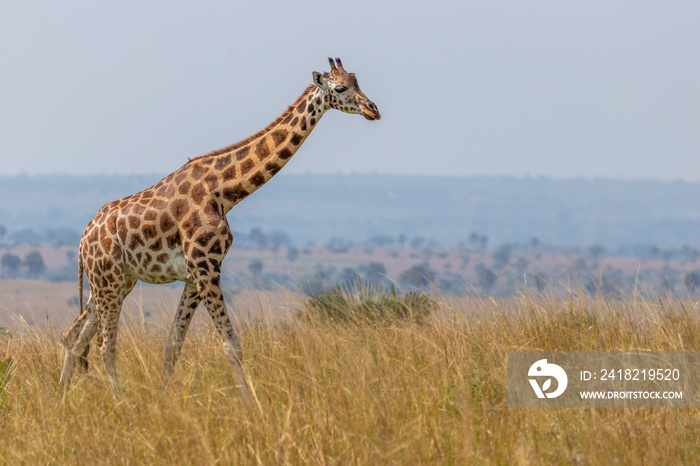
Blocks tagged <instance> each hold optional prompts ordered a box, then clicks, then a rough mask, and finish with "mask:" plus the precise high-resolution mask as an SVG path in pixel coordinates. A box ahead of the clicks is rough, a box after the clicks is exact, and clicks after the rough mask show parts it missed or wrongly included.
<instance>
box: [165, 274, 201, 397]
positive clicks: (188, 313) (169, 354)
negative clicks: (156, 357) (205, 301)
mask: <svg viewBox="0 0 700 466" xmlns="http://www.w3.org/2000/svg"><path fill="white" fill-rule="evenodd" d="M201 301H202V298H201V297H200V295H199V291H198V290H197V285H196V284H195V283H193V282H187V283H185V289H184V290H182V296H181V297H180V304H178V306H177V312H176V313H175V318H174V319H173V324H172V326H171V327H170V334H169V335H168V343H167V344H166V345H165V367H164V369H163V388H165V387H166V386H167V385H168V382H169V381H170V376H171V375H172V372H173V368H174V367H175V363H176V362H177V358H178V357H179V356H180V350H181V349H182V343H183V342H184V341H185V335H186V334H187V329H188V328H189V327H190V323H191V322H192V317H193V316H194V311H195V310H196V309H197V306H199V303H200V302H201Z"/></svg>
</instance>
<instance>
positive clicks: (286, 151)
mask: <svg viewBox="0 0 700 466" xmlns="http://www.w3.org/2000/svg"><path fill="white" fill-rule="evenodd" d="M292 155H294V154H293V153H292V151H291V150H289V149H287V148H286V147H285V148H284V149H282V150H281V151H279V154H278V156H279V158H281V159H282V160H287V159H289V158H290V157H291V156H292Z"/></svg>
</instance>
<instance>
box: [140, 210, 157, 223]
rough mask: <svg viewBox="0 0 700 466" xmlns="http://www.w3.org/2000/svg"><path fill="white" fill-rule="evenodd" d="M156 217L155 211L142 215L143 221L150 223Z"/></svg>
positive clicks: (148, 211)
mask: <svg viewBox="0 0 700 466" xmlns="http://www.w3.org/2000/svg"><path fill="white" fill-rule="evenodd" d="M157 217H158V212H156V211H155V210H147V211H146V213H145V214H144V215H143V219H144V220H147V221H149V222H152V221H153V220H155V219H156V218H157Z"/></svg>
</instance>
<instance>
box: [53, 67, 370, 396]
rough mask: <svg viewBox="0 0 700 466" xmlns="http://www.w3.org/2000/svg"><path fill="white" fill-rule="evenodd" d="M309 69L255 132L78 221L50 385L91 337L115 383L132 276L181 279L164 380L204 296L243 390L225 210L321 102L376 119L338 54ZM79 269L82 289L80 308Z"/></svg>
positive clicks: (296, 138) (298, 138)
mask: <svg viewBox="0 0 700 466" xmlns="http://www.w3.org/2000/svg"><path fill="white" fill-rule="evenodd" d="M328 60H329V62H330V65H331V71H330V72H327V73H318V72H314V73H313V84H311V85H310V86H308V87H307V88H306V89H305V90H304V92H303V93H302V94H301V96H299V98H298V99H297V100H296V101H295V102H294V103H293V104H292V105H290V106H289V107H288V108H287V109H286V110H285V111H284V112H283V113H282V114H281V115H280V116H279V117H277V119H275V120H274V121H273V122H272V123H271V124H270V125H268V126H267V127H266V128H265V129H263V130H262V131H260V132H258V133H256V134H254V135H252V136H250V137H249V138H247V139H244V140H242V141H240V142H237V143H236V144H233V145H231V146H228V147H225V148H223V149H219V150H216V151H214V152H210V153H208V154H205V155H202V156H200V157H195V158H193V159H190V160H189V161H188V162H187V163H186V164H185V165H183V166H182V167H181V168H180V169H178V170H177V171H175V172H173V173H171V174H170V175H168V176H166V177H165V178H163V179H162V180H161V181H159V182H158V183H156V184H155V185H153V186H151V187H150V188H148V189H145V190H143V191H141V192H140V193H136V194H133V195H131V196H127V197H125V198H122V199H119V200H116V201H113V202H110V203H108V204H106V205H105V206H104V207H102V208H101V209H100V210H99V211H98V212H97V214H96V215H95V217H94V218H93V219H92V220H91V221H90V223H89V224H88V226H87V227H86V228H85V231H84V233H83V236H82V238H81V240H80V248H79V287H80V295H79V296H80V308H81V310H80V315H79V316H78V318H77V319H76V321H75V322H74V323H73V325H72V326H71V327H70V328H69V329H68V331H67V332H66V334H65V337H64V345H65V347H66V355H65V361H64V366H63V371H62V373H61V379H60V386H61V388H62V390H63V391H64V393H65V392H66V391H67V390H68V387H69V385H70V381H71V377H72V375H73V373H74V371H75V368H76V366H77V365H78V363H79V362H80V364H81V365H82V366H83V367H84V368H87V355H88V352H89V350H90V346H89V344H90V340H91V339H92V338H93V337H95V335H98V341H99V342H100V344H99V346H100V349H101V352H102V358H103V360H104V364H105V369H106V372H107V375H108V377H109V379H110V382H111V383H112V385H113V387H114V389H115V390H116V389H117V387H118V383H117V371H116V340H117V327H118V324H119V315H120V313H121V308H122V303H123V302H124V299H125V298H126V296H127V295H128V294H129V293H130V292H131V290H132V289H133V288H134V286H135V285H136V282H137V281H138V280H141V281H144V282H147V283H170V282H174V281H178V280H179V281H183V282H185V288H184V290H183V292H182V296H181V298H180V303H179V304H178V307H177V311H176V313H175V318H174V320H173V323H172V326H171V328H170V334H169V336H168V342H167V344H166V349H165V367H164V371H163V383H164V384H167V382H168V380H169V378H170V375H171V373H172V370H173V366H174V365H175V362H176V361H177V358H178V356H179V354H180V349H181V347H182V343H183V341H184V339H185V335H186V333H187V329H188V327H189V325H190V322H191V320H192V316H193V315H194V312H195V310H196V309H197V307H198V306H199V303H200V302H204V306H205V307H206V309H207V312H208V313H209V315H210V316H211V318H212V320H213V322H214V325H215V326H216V328H217V330H218V332H219V335H220V337H221V341H222V344H223V348H224V351H225V352H226V355H227V357H228V359H229V362H230V363H231V365H232V367H233V369H234V372H235V375H236V378H237V380H238V383H239V385H240V386H241V388H242V389H243V390H246V389H247V385H246V381H245V377H244V374H243V368H242V365H241V357H242V349H241V345H240V343H239V341H238V337H237V335H236V333H235V331H234V328H233V325H232V323H231V320H230V318H229V315H228V312H227V310H226V306H225V304H224V297H223V293H222V291H221V261H222V260H223V258H224V256H225V255H226V253H227V252H228V250H229V248H230V247H231V243H232V240H233V236H232V234H231V229H230V228H229V224H228V220H227V218H226V214H227V213H228V211H229V210H231V208H232V207H233V206H235V205H236V204H237V203H239V202H240V201H242V200H243V199H245V198H246V197H247V196H248V195H250V194H251V193H252V192H254V191H255V190H257V189H258V188H259V187H261V186H262V185H263V184H265V183H266V182H267V181H268V180H270V178H272V177H273V176H274V175H275V174H277V173H278V172H279V171H280V170H281V169H282V167H284V165H285V164H286V163H287V162H288V161H289V159H290V158H291V157H292V155H294V153H295V152H296V151H297V150H298V149H299V147H300V146H301V144H302V143H303V142H304V141H305V140H306V138H307V137H308V136H309V134H310V133H311V131H312V130H313V129H314V127H315V126H316V124H317V123H318V121H319V119H320V118H321V116H323V114H324V113H325V112H326V111H327V110H330V109H337V110H340V111H343V112H346V113H357V114H361V115H362V116H364V117H365V118H366V119H368V120H378V119H379V118H380V114H379V110H378V109H377V106H376V105H375V104H374V103H373V102H372V101H371V100H369V99H368V98H367V96H366V95H365V94H364V93H363V92H362V91H361V90H360V87H359V85H358V84H357V79H356V78H355V75H354V74H353V73H348V72H346V71H345V69H344V68H343V65H342V62H341V61H340V59H337V58H336V59H335V61H334V60H333V59H331V58H329V59H328ZM83 272H84V273H85V276H86V277H87V279H88V282H89V284H90V297H89V299H88V302H87V303H86V304H85V306H84V307H83V302H82V301H83Z"/></svg>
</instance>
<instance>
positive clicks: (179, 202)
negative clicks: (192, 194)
mask: <svg viewBox="0 0 700 466" xmlns="http://www.w3.org/2000/svg"><path fill="white" fill-rule="evenodd" d="M189 210H190V206H189V205H188V203H187V200H186V199H175V200H174V201H173V203H172V204H171V205H170V211H171V212H172V213H173V215H174V216H175V218H176V219H177V220H178V221H179V220H182V218H183V217H184V216H185V214H187V212H188V211H189Z"/></svg>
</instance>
